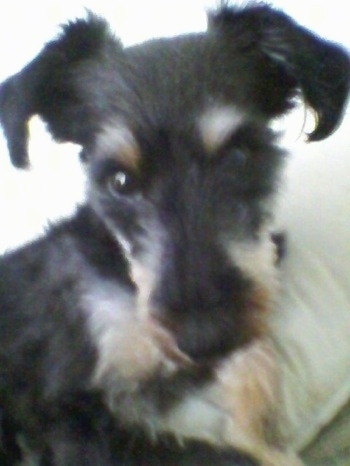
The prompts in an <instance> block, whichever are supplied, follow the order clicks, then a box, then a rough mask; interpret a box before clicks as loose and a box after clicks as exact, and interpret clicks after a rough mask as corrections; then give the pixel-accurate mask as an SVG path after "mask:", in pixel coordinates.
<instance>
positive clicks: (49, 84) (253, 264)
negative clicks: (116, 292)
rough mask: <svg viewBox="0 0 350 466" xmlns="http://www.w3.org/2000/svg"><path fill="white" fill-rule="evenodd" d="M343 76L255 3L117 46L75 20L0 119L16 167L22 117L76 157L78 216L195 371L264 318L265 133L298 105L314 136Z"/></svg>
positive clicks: (339, 96) (330, 50)
mask: <svg viewBox="0 0 350 466" xmlns="http://www.w3.org/2000/svg"><path fill="white" fill-rule="evenodd" d="M349 75H350V65H349V58H348V56H347V55H346V53H345V52H344V51H343V50H342V49H341V48H340V47H338V46H336V45H334V44H331V43H328V42H326V41H324V40H322V39H320V38H318V37H315V36H314V35H312V34H311V33H310V32H308V31H307V30H305V29H304V28H302V27H300V26H298V25H297V24H296V23H294V22H293V21H292V20H291V19H290V18H289V17H288V16H286V15H285V14H283V13H281V12H278V11H275V10H273V9H272V8H270V7H268V6H266V5H262V4H257V5H251V6H249V7H247V8H244V9H236V8H229V7H223V8H221V9H220V10H219V11H217V12H216V13H214V14H212V15H211V16H210V18H209V27H208V30H207V32H205V33H200V34H192V35H185V36H180V37H176V38H172V39H160V40H153V41H150V42H146V43H144V44H142V45H138V46H134V47H130V48H123V46H122V45H121V44H120V42H119V41H118V40H117V39H116V38H115V37H114V36H113V34H112V33H111V32H110V30H109V28H108V26H107V25H106V23H105V22H104V21H103V20H101V19H100V18H97V17H95V16H94V15H92V14H89V15H88V16H87V18H86V19H82V20H77V21H74V22H72V23H69V24H67V25H66V26H64V28H63V32H62V34H61V35H60V36H59V37H58V38H57V39H56V40H54V41H52V42H50V43H49V44H48V45H47V46H46V47H45V48H44V49H43V51H42V52H41V53H40V54H39V56H38V57H37V58H36V59H35V60H34V61H33V62H31V63H30V64H29V65H27V66H26V67H25V68H24V69H23V70H22V71H21V72H20V73H18V74H17V75H15V76H13V77H11V78H9V79H8V80H7V81H6V82H5V83H4V84H3V85H2V87H1V90H0V106H1V121H2V125H3V128H4V132H5V136H6V137H7V140H8V145H9V150H10V156H11V159H12V161H13V163H14V164H15V165H17V166H24V165H25V164H26V163H27V148H26V147H27V122H28V119H29V118H30V116H31V115H33V114H39V115H40V116H41V117H42V118H43V119H44V120H45V121H46V122H47V124H48V127H49V129H50V131H51V132H52V134H53V135H54V136H55V138H56V139H58V140H64V141H72V142H75V143H78V144H80V145H81V146H82V156H83V159H84V160H85V162H86V164H87V169H88V173H89V177H90V185H89V202H90V204H91V206H92V207H93V209H94V210H95V212H96V213H97V215H98V216H99V217H100V218H101V219H102V220H103V221H104V222H105V224H106V225H107V227H108V229H109V231H110V232H112V234H113V236H114V238H115V239H116V241H117V242H118V243H119V244H120V245H121V248H122V250H123V252H124V255H125V257H126V259H127V262H128V264H129V267H130V274H131V277H132V279H133V281H134V283H135V285H136V289H137V292H138V306H139V311H140V313H152V315H153V317H154V318H155V319H157V320H158V321H160V322H162V325H164V326H166V327H167V328H169V329H170V330H171V332H172V334H173V335H175V337H176V340H177V342H178V345H179V347H180V348H181V350H182V351H183V352H185V353H186V354H189V355H190V356H191V358H193V359H195V360H202V359H204V358H210V357H214V358H215V357H219V356H221V355H224V354H226V353H227V352H228V351H230V350H232V349H234V348H236V347H238V346H240V345H242V344H244V343H246V342H247V341H249V340H250V339H251V338H253V337H255V336H256V335H258V334H259V332H260V331H261V328H262V327H261V325H262V324H261V321H260V317H261V314H262V313H263V311H264V309H265V308H268V307H269V306H270V305H271V300H270V298H271V293H272V289H273V288H274V284H275V278H274V261H275V256H274V246H273V243H272V242H271V239H270V232H269V221H270V218H271V205H272V204H271V199H272V196H273V194H274V192H275V190H276V184H277V182H278V175H279V170H280V165H281V161H282V159H283V153H282V151H281V150H280V149H278V148H277V146H276V145H275V136H274V134H273V133H272V131H271V130H270V129H269V125H270V123H271V121H272V120H273V119H275V118H277V117H279V116H281V115H284V114H285V113H287V112H288V110H290V109H291V108H292V107H293V105H294V103H295V99H296V98H297V97H299V96H301V97H302V98H303V100H304V102H305V103H306V105H307V106H308V107H310V108H311V109H312V110H313V111H314V112H315V114H316V117H317V118H316V120H317V123H316V127H315V129H314V131H313V132H312V133H311V134H309V136H308V137H309V140H310V141H312V140H320V139H322V138H325V137H327V136H328V135H329V134H331V133H332V132H333V131H334V130H335V129H336V127H337V126H338V124H339V122H340V120H341V117H342V114H343V110H344V106H345V101H346V98H347V94H348V90H349Z"/></svg>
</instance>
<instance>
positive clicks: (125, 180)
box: [107, 170, 137, 195]
mask: <svg viewBox="0 0 350 466" xmlns="http://www.w3.org/2000/svg"><path fill="white" fill-rule="evenodd" d="M107 184H108V189H109V190H110V192H111V193H112V194H124V195H125V194H131V193H132V192H133V191H134V190H135V188H136V184H137V183H136V180H135V179H134V177H133V176H132V175H130V174H129V173H127V172H125V171H121V170H118V171H116V172H115V173H113V174H112V175H110V176H109V178H108V181H107Z"/></svg>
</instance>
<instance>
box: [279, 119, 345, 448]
mask: <svg viewBox="0 0 350 466" xmlns="http://www.w3.org/2000/svg"><path fill="white" fill-rule="evenodd" d="M349 124H350V118H349V117H347V118H346V119H345V121H344V123H343V125H342V127H341V128H340V129H339V130H338V132H337V133H336V134H335V135H334V136H332V137H331V138H329V139H328V140H326V141H324V142H322V143H312V144H308V145H306V144H305V143H301V142H298V143H295V144H293V145H291V151H292V152H293V154H294V155H293V156H292V157H291V158H290V162H289V164H288V166H287V170H286V176H285V181H286V185H285V186H284V185H283V189H282V193H281V202H280V205H279V208H278V216H277V217H278V226H279V228H280V229H281V230H283V231H285V232H286V234H287V248H288V249H287V255H286V257H285V259H284V261H283V262H282V264H281V268H282V296H281V301H280V305H279V310H278V312H276V313H275V314H274V315H273V316H272V318H271V325H272V327H273V332H274V337H275V340H276V344H277V345H278V347H279V349H280V352H279V353H280V364H281V370H282V375H283V391H282V395H283V396H282V398H283V405H282V406H281V408H282V413H283V416H284V419H283V421H284V426H285V436H286V438H287V439H288V442H289V444H291V445H293V446H294V447H296V448H297V449H302V448H303V447H305V446H307V445H308V444H309V442H310V441H312V440H313V439H314V438H315V437H316V436H317V434H318V432H319V430H320V429H321V428H322V427H323V426H324V425H326V424H327V423H329V422H330V421H331V420H332V418H333V417H334V416H335V415H336V414H337V412H338V411H339V410H340V409H341V407H342V406H343V405H344V404H345V403H346V402H347V401H348V400H349V399H350V136H349V134H347V132H348V128H349ZM349 444H350V432H349Z"/></svg>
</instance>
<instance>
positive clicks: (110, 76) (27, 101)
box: [0, 13, 123, 167]
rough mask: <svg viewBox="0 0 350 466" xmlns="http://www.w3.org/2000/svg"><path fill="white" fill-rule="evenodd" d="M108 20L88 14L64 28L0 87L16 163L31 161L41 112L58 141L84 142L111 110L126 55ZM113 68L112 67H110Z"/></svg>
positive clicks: (1, 112)
mask: <svg viewBox="0 0 350 466" xmlns="http://www.w3.org/2000/svg"><path fill="white" fill-rule="evenodd" d="M122 53H123V49H122V46H121V44H120V43H119V41H118V40H117V39H116V38H115V37H114V36H113V34H112V33H111V32H110V30H109V28H108V25H107V23H106V22H105V21H104V20H102V19H101V18H99V17H97V16H94V15H93V14H91V13H88V15H87V17H86V19H79V20H76V21H74V22H70V23H68V24H67V25H65V26H63V28H62V33H61V34H60V36H59V37H58V38H57V39H56V40H54V41H52V42H49V43H48V44H47V45H46V47H44V49H43V50H42V51H41V53H40V54H39V55H38V56H37V57H36V58H35V59H34V60H33V61H32V62H31V63H29V64H28V65H27V66H26V67H25V68H24V69H23V70H22V71H21V72H19V73H18V74H16V75H14V76H12V77H10V78H8V79H7V80H6V81H5V82H4V83H3V84H2V85H1V87H0V121H1V123H2V126H3V130H4V133H5V137H6V139H7V143H8V147H9V152H10V157H11V160H12V163H13V164H14V165H15V166H17V167H25V166H26V165H27V164H28V163H29V160H28V152H27V142H28V120H29V118H30V117H31V116H32V115H34V114H38V115H40V116H41V117H42V118H43V119H44V121H45V122H47V123H48V126H49V130H50V131H51V133H52V134H53V136H54V137H55V138H56V139H57V140H61V141H71V142H75V143H78V144H86V143H88V142H89V140H90V139H91V138H92V135H93V134H94V132H95V131H96V130H97V126H98V124H99V122H100V121H101V119H102V116H106V114H108V109H109V108H110V106H111V105H112V101H113V99H112V95H113V92H115V85H113V84H114V83H115V80H116V79H118V71H117V70H115V69H114V65H115V63H114V62H113V61H112V59H111V57H114V58H115V59H116V60H115V61H117V60H118V58H119V56H120V55H122ZM111 69H112V70H111Z"/></svg>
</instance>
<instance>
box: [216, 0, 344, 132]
mask: <svg viewBox="0 0 350 466" xmlns="http://www.w3.org/2000/svg"><path fill="white" fill-rule="evenodd" d="M209 30H214V31H215V32H217V33H219V34H222V35H224V36H226V40H231V42H232V41H235V43H236V45H235V47H241V53H242V54H247V55H249V54H250V56H251V59H253V57H254V60H255V61H256V69H257V73H256V76H257V80H260V83H258V81H257V86H258V89H259V93H258V94H260V95H255V96H254V98H255V99H256V101H257V103H258V104H260V106H261V107H262V110H263V111H264V113H265V114H266V115H268V116H270V117H274V116H277V115H278V114H281V113H283V112H285V111H286V110H287V109H288V108H290V107H291V106H293V99H294V100H295V96H296V95H297V92H300V93H301V95H302V98H303V100H304V102H305V104H306V105H307V106H308V107H310V108H311V109H312V110H313V111H314V114H315V120H316V125H315V129H314V131H313V132H312V133H310V134H309V135H308V140H309V141H317V140H321V139H324V138H326V137H327V136H329V135H330V134H332V133H333V132H334V131H335V130H336V128H337V127H338V125H339V124H340V122H341V120H342V117H343V113H344V109H345V106H346V102H347V97H348V94H349V89H350V58H349V55H348V53H347V52H346V51H345V50H344V49H342V48H341V47H340V46H339V45H336V44H333V43H331V42H327V41H326V40H324V39H322V38H319V37H317V36H315V35H314V34H312V33H311V32H310V31H308V30H307V29H305V28H303V27H301V26H299V25H298V24H296V23H295V22H294V21H293V20H292V19H291V18H290V17H289V16H287V15H286V14H284V13H283V12H280V11H276V10H274V9H273V8H271V7H270V6H268V5H264V4H256V5H253V6H250V7H247V8H245V9H243V10H242V9H236V8H232V7H223V8H222V9H220V10H219V11H218V12H216V13H214V14H212V15H210V17H209ZM237 44H238V45H237ZM259 72H260V73H261V74H260V76H259ZM261 82H265V87H263V86H264V84H261ZM266 83H267V84H266ZM259 86H260V87H259ZM267 87H269V89H268V92H266V91H267ZM263 93H265V96H263V95H261V94H263ZM266 94H267V98H266Z"/></svg>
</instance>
